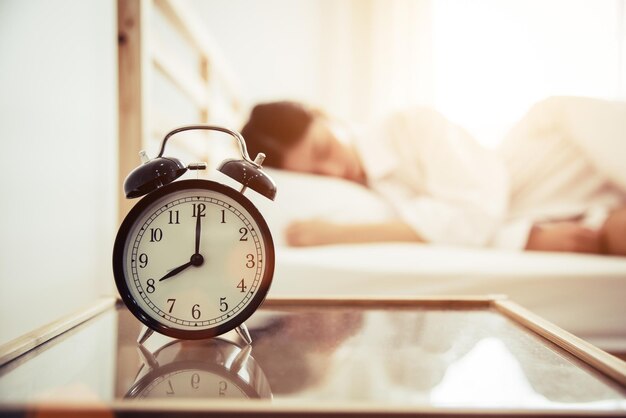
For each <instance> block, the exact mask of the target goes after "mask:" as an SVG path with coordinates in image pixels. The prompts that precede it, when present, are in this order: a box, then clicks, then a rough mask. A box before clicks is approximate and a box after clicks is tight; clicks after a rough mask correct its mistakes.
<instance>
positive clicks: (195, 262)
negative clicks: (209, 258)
mask: <svg viewBox="0 0 626 418" xmlns="http://www.w3.org/2000/svg"><path fill="white" fill-rule="evenodd" d="M203 263H204V257H202V254H194V255H192V256H191V259H190V260H189V261H188V262H187V263H185V264H183V265H182V266H178V267H176V268H175V269H173V270H171V271H170V272H169V273H167V274H166V275H165V276H163V277H161V278H160V279H159V281H160V282H162V281H163V280H165V279H169V278H170V277H173V276H176V275H177V274H178V273H180V272H181V271H183V270H185V269H187V268H189V267H191V266H195V267H200V266H201V265H202V264H203Z"/></svg>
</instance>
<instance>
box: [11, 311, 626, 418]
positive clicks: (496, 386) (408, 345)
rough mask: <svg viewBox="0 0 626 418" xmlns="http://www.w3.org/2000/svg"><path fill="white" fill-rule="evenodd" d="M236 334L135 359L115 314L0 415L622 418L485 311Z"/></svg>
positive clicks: (291, 324) (17, 392) (130, 322)
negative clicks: (50, 409)
mask: <svg viewBox="0 0 626 418" xmlns="http://www.w3.org/2000/svg"><path fill="white" fill-rule="evenodd" d="M246 323H247V326H248V328H249V330H250V334H251V336H252V339H253V343H252V345H251V346H246V345H245V344H243V343H242V341H241V340H240V339H239V338H238V336H237V334H236V333H234V332H231V333H228V334H225V335H224V336H221V337H219V338H214V339H211V340H204V341H180V340H173V339H170V338H167V337H163V336H160V335H158V334H154V335H153V336H152V337H150V339H149V340H148V341H147V342H146V343H145V344H144V345H143V346H139V345H138V344H137V343H136V340H137V337H138V335H139V333H140V332H141V326H140V324H139V322H138V321H137V320H136V319H135V318H134V317H133V316H132V315H131V314H130V313H129V311H128V310H127V309H126V308H125V307H122V306H119V305H118V306H117V307H116V308H111V309H109V310H108V311H105V312H104V313H102V314H100V315H98V316H96V317H95V318H93V319H91V320H89V321H87V322H86V323H84V324H82V325H80V326H78V327H76V328H74V329H73V330H71V331H68V332H66V333H64V334H63V335H61V336H59V337H57V338H55V339H53V340H51V341H49V342H48V343H46V344H43V345H42V346H40V347H38V348H37V349H35V350H33V351H31V352H29V353H27V354H25V355H23V356H21V357H19V358H17V359H16V360H14V361H12V362H10V363H8V364H6V365H5V366H3V367H2V368H0V405H13V406H15V405H18V406H20V405H21V406H27V405H30V404H33V403H41V402H54V403H63V404H72V403H77V402H81V403H84V402H98V403H105V404H106V403H111V402H123V403H137V404H138V405H140V404H141V402H148V401H152V400H155V399H160V400H165V401H172V402H178V401H184V400H188V399H190V398H193V399H194V400H195V401H196V402H201V403H202V404H203V405H206V406H209V407H210V405H211V404H212V403H214V402H217V401H222V402H224V401H226V402H239V403H241V402H244V401H243V400H246V401H245V402H260V403H263V404H265V405H278V406H280V405H291V406H294V405H295V406H298V405H302V406H303V407H305V406H306V405H319V404H320V403H323V404H324V405H326V406H329V405H330V406H332V405H333V404H342V405H346V404H347V405H357V406H367V405H378V406H383V407H388V408H394V407H401V408H409V409H411V408H444V409H445V408H464V409H475V408H477V409H485V408H487V409H489V408H500V409H507V410H512V409H523V410H570V411H579V410H590V411H597V412H600V411H626V392H625V390H624V388H623V387H621V386H620V384H619V383H617V382H615V381H613V380H610V379H609V378H607V377H605V376H604V375H602V374H600V373H599V372H597V371H595V370H594V369H592V368H591V367H590V366H588V365H587V364H585V363H584V362H582V361H581V360H578V359H576V358H575V357H573V356H572V355H570V354H568V353H567V352H566V351H564V350H562V349H561V348H559V347H557V346H556V345H554V344H552V343H551V342H549V341H548V340H546V339H545V338H543V337H540V336H539V335H536V334H534V333H533V332H531V331H529V330H527V329H526V328H524V327H522V326H520V325H519V324H517V323H516V322H514V321H513V320H511V319H509V318H507V317H505V316H503V315H502V314H500V313H499V312H497V311H495V310H493V309H489V308H471V307H465V308H454V309H449V308H437V307H432V306H431V307H429V306H421V305H420V304H419V303H416V304H415V306H401V307H397V306H395V307H394V306H389V307H384V306H380V305H375V306H361V305H354V306H348V305H346V306H315V305H312V304H305V305H302V306H301V305H298V304H293V305H280V306H273V307H272V306H265V307H263V308H261V309H260V310H259V311H258V312H256V313H255V314H254V315H253V316H252V317H251V318H250V319H249V320H248V321H247V322H246ZM248 400H250V401H248ZM252 400H255V401H252Z"/></svg>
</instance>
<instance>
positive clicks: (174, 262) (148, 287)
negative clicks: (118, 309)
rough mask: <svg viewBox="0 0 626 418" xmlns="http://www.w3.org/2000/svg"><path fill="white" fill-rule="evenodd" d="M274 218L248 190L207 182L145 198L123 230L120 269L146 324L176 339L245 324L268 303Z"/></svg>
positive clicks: (123, 290) (122, 288)
mask: <svg viewBox="0 0 626 418" xmlns="http://www.w3.org/2000/svg"><path fill="white" fill-rule="evenodd" d="M273 250H274V247H273V242H272V238H271V235H270V232H269V228H268V227H267V224H266V223H265V221H264V220H263V218H262V217H261V215H260V213H259V212H258V210H257V209H256V208H255V207H254V206H253V205H252V203H251V202H250V201H249V200H248V199H247V198H245V197H244V196H243V195H242V194H240V193H239V192H237V191H235V190H234V189H231V188H229V187H227V186H224V185H221V184H219V183H215V182H211V181H207V180H183V181H178V182H174V183H171V184H169V185H167V186H164V187H162V188H160V189H158V190H157V191H155V192H152V193H151V194H149V195H148V196H146V197H144V198H143V199H142V200H141V201H140V202H139V203H138V204H137V205H136V206H135V207H134V208H133V209H132V210H131V212H130V213H129V214H128V216H127V217H126V219H125V220H124V222H123V223H122V226H121V227H120V231H119V233H118V236H117V239H116V243H115V248H114V254H113V268H114V273H115V280H116V284H117V287H118V290H119V292H120V294H121V296H122V299H123V300H124V302H125V303H126V305H127V306H128V307H129V309H130V310H131V312H133V314H135V316H137V317H138V318H139V319H140V320H141V321H142V322H144V323H145V324H146V325H148V326H149V327H151V328H153V329H155V330H156V331H158V332H161V333H163V334H166V335H169V336H172V337H176V338H208V337H213V336H215V335H218V334H222V333H223V332H226V331H229V330H231V329H233V328H235V327H236V326H238V325H240V324H241V323H242V322H243V321H244V320H245V319H247V318H248V317H249V316H250V315H251V314H252V313H253V312H254V310H255V309H256V308H257V307H258V306H259V305H260V304H261V303H262V301H263V300H264V298H265V295H266V294H267V291H268V289H269V285H270V282H271V279H272V275H273V270H274V251H273Z"/></svg>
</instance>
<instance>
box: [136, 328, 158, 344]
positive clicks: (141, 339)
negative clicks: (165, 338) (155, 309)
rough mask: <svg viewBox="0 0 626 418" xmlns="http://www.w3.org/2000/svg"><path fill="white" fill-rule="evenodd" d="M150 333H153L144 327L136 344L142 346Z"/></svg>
mask: <svg viewBox="0 0 626 418" xmlns="http://www.w3.org/2000/svg"><path fill="white" fill-rule="evenodd" d="M152 333H154V331H153V330H152V329H151V328H148V327H147V326H145V325H144V327H143V330H142V331H141V333H140V334H139V338H137V344H139V345H143V343H145V342H146V340H147V339H148V338H150V336H151V335H152Z"/></svg>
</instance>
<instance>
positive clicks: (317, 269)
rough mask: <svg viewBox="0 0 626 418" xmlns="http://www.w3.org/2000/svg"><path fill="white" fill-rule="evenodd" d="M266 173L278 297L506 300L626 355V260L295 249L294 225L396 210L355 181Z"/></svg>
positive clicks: (398, 248)
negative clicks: (290, 236) (271, 192)
mask: <svg viewBox="0 0 626 418" xmlns="http://www.w3.org/2000/svg"><path fill="white" fill-rule="evenodd" d="M268 172H269V173H270V175H271V176H272V177H273V178H274V180H275V181H276V183H277V185H278V197H277V199H276V202H274V203H270V202H266V201H264V200H265V199H260V198H256V196H253V200H254V201H255V203H256V204H257V205H258V206H259V207H260V209H261V210H262V212H263V213H264V215H265V216H266V219H267V220H268V223H269V224H270V228H271V230H272V232H273V235H274V239H275V241H276V253H277V266H276V273H275V277H274V283H273V285H272V289H271V292H270V296H277V295H320V294H321V295H371V296H380V295H484V294H505V295H508V296H509V297H510V298H511V299H512V300H514V301H516V302H518V303H519V304H521V305H523V306H525V307H526V308H528V309H530V310H531V311H533V312H535V313H537V314H539V315H540V316H543V317H544V318H546V319H548V320H550V321H552V322H554V323H555V324H557V325H559V326H560V327H562V328H564V329H566V330H568V331H570V332H572V333H573V334H575V335H577V336H579V337H582V338H584V339H587V340H589V341H591V342H592V343H594V344H596V345H598V346H600V347H602V348H604V349H606V350H608V351H612V352H616V353H624V352H626V302H625V297H626V258H622V257H605V256H592V255H578V254H567V253H540V252H534V253H531V252H518V251H505V250H495V249H477V248H458V247H443V246H432V245H424V244H412V243H411V244H409V243H385V244H382V243H381V244H359V245H333V246H320V247H308V248H294V247H289V246H287V245H286V243H285V241H284V238H283V235H284V229H285V227H286V225H288V224H289V223H290V222H291V221H293V220H297V219H307V218H324V219H328V220H335V221H343V222H359V221H368V220H372V221H375V220H382V219H385V218H388V217H390V216H393V213H392V210H391V208H390V207H388V206H387V204H386V203H385V202H384V201H383V200H382V199H380V198H379V197H378V196H377V195H375V194H374V193H372V192H370V191H369V190H367V189H366V188H364V187H362V186H359V185H356V184H353V183H349V182H346V181H343V180H338V179H333V178H328V177H321V176H314V175H307V174H299V173H288V172H284V171H280V170H271V169H268Z"/></svg>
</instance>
